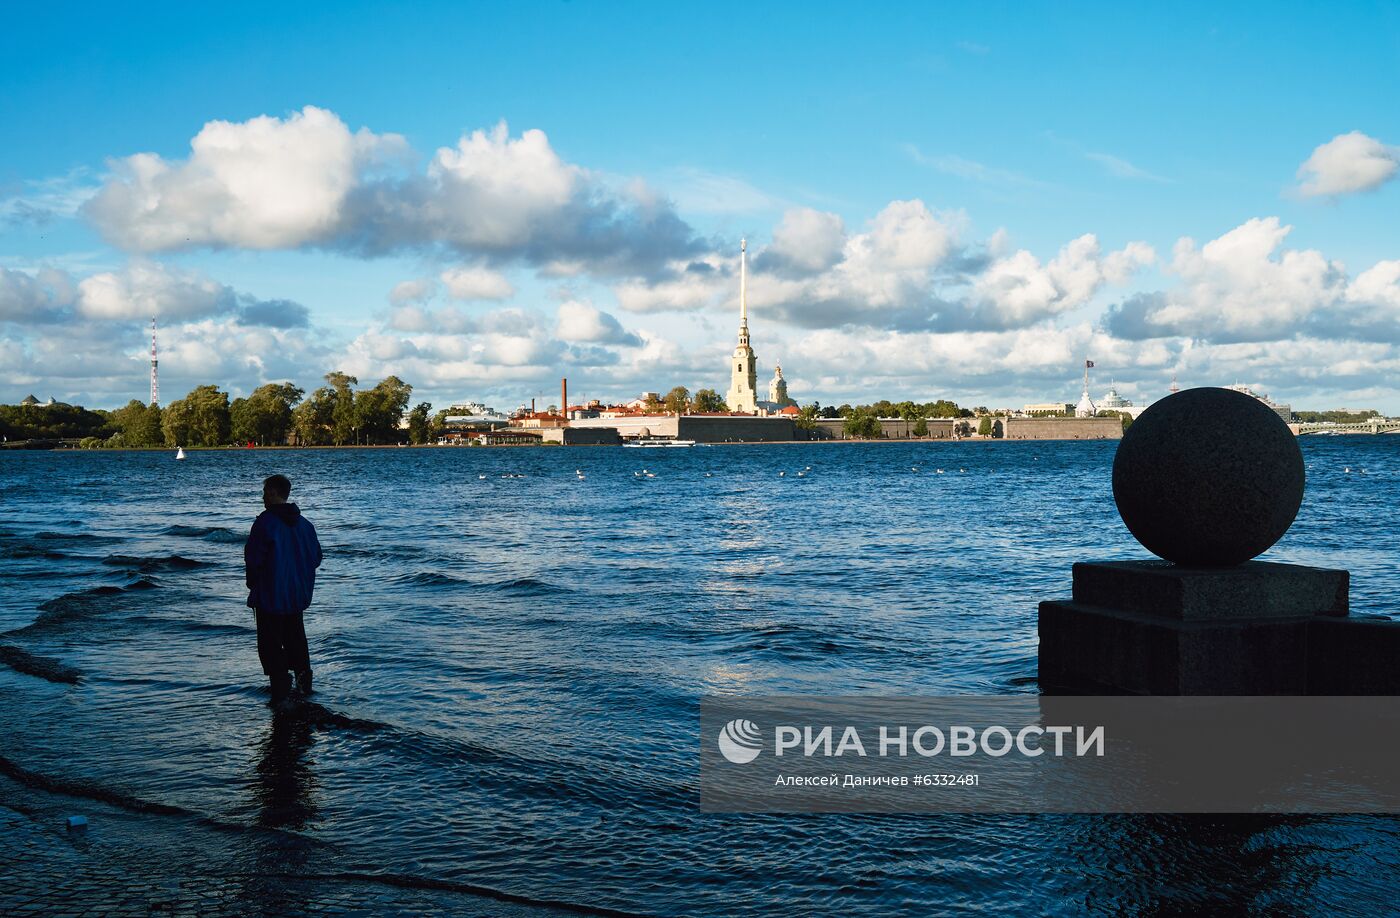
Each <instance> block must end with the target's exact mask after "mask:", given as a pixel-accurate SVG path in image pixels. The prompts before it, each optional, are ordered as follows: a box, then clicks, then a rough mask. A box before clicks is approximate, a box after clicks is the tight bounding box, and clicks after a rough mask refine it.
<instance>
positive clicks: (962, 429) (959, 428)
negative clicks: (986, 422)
mask: <svg viewBox="0 0 1400 918" xmlns="http://www.w3.org/2000/svg"><path fill="white" fill-rule="evenodd" d="M953 433H955V434H957V435H958V436H960V437H970V436H972V422H971V421H966V420H963V421H958V423H956V424H954V425H953Z"/></svg>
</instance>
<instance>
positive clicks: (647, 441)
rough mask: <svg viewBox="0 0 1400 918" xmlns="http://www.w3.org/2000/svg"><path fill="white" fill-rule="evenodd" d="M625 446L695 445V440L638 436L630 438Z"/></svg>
mask: <svg viewBox="0 0 1400 918" xmlns="http://www.w3.org/2000/svg"><path fill="white" fill-rule="evenodd" d="M622 445H623V446H635V447H653V446H694V445H695V441H694V440H668V439H666V438H664V437H638V438H637V439H635V440H628V441H627V442H626V443H623V444H622Z"/></svg>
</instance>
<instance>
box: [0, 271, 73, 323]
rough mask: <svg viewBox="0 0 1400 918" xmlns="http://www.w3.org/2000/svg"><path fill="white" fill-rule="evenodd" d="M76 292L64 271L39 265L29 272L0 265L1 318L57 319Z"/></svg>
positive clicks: (35, 321) (22, 319) (20, 320)
mask: <svg viewBox="0 0 1400 918" xmlns="http://www.w3.org/2000/svg"><path fill="white" fill-rule="evenodd" d="M76 292H77V291H76V289H75V288H74V286H73V279H72V277H71V276H69V274H68V273H67V272H66V271H59V270H57V269H54V268H42V269H40V270H38V271H36V272H34V273H33V274H29V273H27V272H24V271H12V270H10V269H9V268H0V321H10V322H19V323H23V324H35V325H37V324H42V323H47V322H56V321H58V320H59V319H60V318H62V317H63V316H64V315H65V314H66V312H67V307H69V306H70V305H72V302H73V298H74V296H75V295H76Z"/></svg>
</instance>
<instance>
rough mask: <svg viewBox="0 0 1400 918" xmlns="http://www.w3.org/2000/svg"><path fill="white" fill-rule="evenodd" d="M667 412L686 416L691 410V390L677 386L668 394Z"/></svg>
mask: <svg viewBox="0 0 1400 918" xmlns="http://www.w3.org/2000/svg"><path fill="white" fill-rule="evenodd" d="M665 404H666V410H667V411H669V412H671V413H672V414H685V413H686V411H687V410H688V409H689V408H690V390H689V389H687V388H686V387H685V386H676V387H675V388H674V389H672V390H671V391H670V392H667V393H666V398H665Z"/></svg>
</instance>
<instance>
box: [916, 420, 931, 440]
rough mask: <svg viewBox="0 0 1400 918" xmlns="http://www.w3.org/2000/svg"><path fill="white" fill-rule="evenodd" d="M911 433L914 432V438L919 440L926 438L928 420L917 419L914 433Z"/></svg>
mask: <svg viewBox="0 0 1400 918" xmlns="http://www.w3.org/2000/svg"><path fill="white" fill-rule="evenodd" d="M913 432H914V436H916V437H920V438H922V437H927V436H928V419H927V418H919V419H918V420H917V421H915V422H914V431H913Z"/></svg>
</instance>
